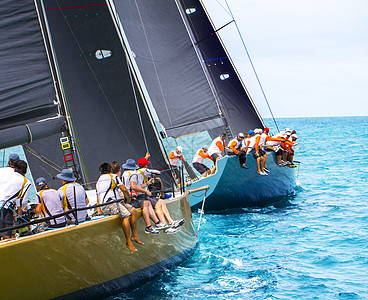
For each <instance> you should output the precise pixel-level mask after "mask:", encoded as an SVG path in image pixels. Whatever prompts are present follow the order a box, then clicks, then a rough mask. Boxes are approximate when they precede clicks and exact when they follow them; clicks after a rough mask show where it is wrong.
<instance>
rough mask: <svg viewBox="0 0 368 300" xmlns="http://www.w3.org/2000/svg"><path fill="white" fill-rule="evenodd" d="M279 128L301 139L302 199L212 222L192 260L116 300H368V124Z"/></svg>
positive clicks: (354, 120)
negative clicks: (291, 132)
mask: <svg viewBox="0 0 368 300" xmlns="http://www.w3.org/2000/svg"><path fill="white" fill-rule="evenodd" d="M277 121H278V125H279V128H280V129H283V128H285V127H289V128H291V129H295V130H296V131H297V134H298V137H299V138H298V142H299V143H300V144H299V145H298V146H297V147H296V148H295V149H296V156H295V159H296V160H298V161H301V165H300V169H299V175H298V180H299V182H300V190H299V192H298V193H297V194H296V195H295V196H293V197H289V198H288V199H286V200H287V201H285V204H284V205H283V206H282V207H268V208H263V209H240V210H239V211H235V212H232V213H228V214H216V215H213V214H204V215H203V219H202V222H201V227H200V231H199V247H198V249H197V251H196V252H195V253H194V255H193V256H192V257H190V258H189V259H188V260H186V261H185V262H184V263H183V264H182V265H180V266H178V267H174V268H172V269H170V270H168V271H167V272H166V273H165V274H163V275H162V276H160V277H158V278H157V279H155V280H153V281H151V282H149V283H147V284H145V285H144V286H143V287H141V288H139V289H136V290H134V291H132V292H130V293H128V294H121V295H119V296H115V297H111V298H110V299H297V298H299V299H368V196H367V192H368V188H367V187H368V184H367V180H368V159H367V152H368V144H367V143H366V141H367V140H368V117H341V118H287V119H278V120H277ZM266 125H268V126H269V127H270V128H271V129H272V127H273V126H272V120H266ZM275 131H276V130H274V132H275ZM197 142H198V144H197V146H198V147H199V146H200V145H201V143H202V142H205V141H196V143H197ZM184 154H185V152H184ZM199 216H200V215H199V213H194V214H193V220H194V224H195V228H197V225H198V222H199Z"/></svg>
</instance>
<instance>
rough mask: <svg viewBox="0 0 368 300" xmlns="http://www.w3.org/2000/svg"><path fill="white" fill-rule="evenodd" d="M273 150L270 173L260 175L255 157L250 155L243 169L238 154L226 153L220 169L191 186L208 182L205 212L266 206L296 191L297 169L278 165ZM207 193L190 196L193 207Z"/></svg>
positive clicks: (270, 159) (269, 161)
mask: <svg viewBox="0 0 368 300" xmlns="http://www.w3.org/2000/svg"><path fill="white" fill-rule="evenodd" d="M275 160H276V158H275V155H274V153H273V152H270V153H269V157H268V163H267V167H268V169H269V170H270V173H269V174H268V176H261V175H258V174H257V166H256V160H255V159H254V158H253V156H251V155H247V166H248V167H249V169H244V168H241V167H240V165H239V162H238V158H237V157H236V156H226V157H224V158H222V159H220V160H218V162H217V172H216V174H214V175H211V176H208V177H206V178H203V179H201V180H198V181H196V182H194V183H193V184H192V185H191V186H190V188H196V187H199V186H202V185H209V186H210V189H209V190H208V192H207V196H206V200H205V205H204V210H205V211H206V212H211V211H219V210H226V209H234V208H244V207H265V206H269V205H271V204H273V203H275V202H277V201H279V199H280V198H281V197H284V196H287V195H290V194H292V193H294V192H295V191H296V186H297V184H296V177H295V173H296V172H295V169H294V168H289V167H287V166H285V167H278V166H277V165H276V162H275ZM203 196H204V192H200V193H193V194H190V195H189V202H190V206H191V208H192V210H196V209H197V208H200V207H201V206H202V200H203Z"/></svg>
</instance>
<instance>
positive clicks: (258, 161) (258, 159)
mask: <svg viewBox="0 0 368 300" xmlns="http://www.w3.org/2000/svg"><path fill="white" fill-rule="evenodd" d="M257 170H258V173H261V172H262V171H261V158H260V157H257Z"/></svg>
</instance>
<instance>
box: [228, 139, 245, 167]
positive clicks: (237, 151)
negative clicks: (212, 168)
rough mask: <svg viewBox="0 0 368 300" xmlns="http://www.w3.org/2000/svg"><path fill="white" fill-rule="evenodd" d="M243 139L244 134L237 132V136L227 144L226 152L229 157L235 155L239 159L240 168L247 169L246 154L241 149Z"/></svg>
mask: <svg viewBox="0 0 368 300" xmlns="http://www.w3.org/2000/svg"><path fill="white" fill-rule="evenodd" d="M244 139H245V136H244V134H243V133H242V132H239V133H238V135H237V136H236V137H235V138H233V139H232V140H231V141H230V142H229V150H228V151H227V154H228V155H230V156H231V155H237V156H238V158H239V163H240V167H242V168H244V169H248V167H247V166H246V165H245V163H246V161H247V153H246V152H245V151H243V150H242V149H241V148H242V142H243V140H244Z"/></svg>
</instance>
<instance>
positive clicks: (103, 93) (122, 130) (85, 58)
mask: <svg viewBox="0 0 368 300" xmlns="http://www.w3.org/2000/svg"><path fill="white" fill-rule="evenodd" d="M56 3H57V5H58V6H59V8H61V7H60V4H59V1H56ZM61 13H62V15H63V17H64V20H65V22H66V24H67V25H68V27H69V30H70V32H71V34H72V35H73V37H74V40H75V42H76V43H77V45H78V48H79V50H80V51H81V54H82V55H83V58H84V60H85V61H86V64H87V66H88V67H89V69H90V71H91V73H92V75H93V77H94V79H95V80H96V83H97V85H98V87H99V89H100V90H101V93H102V95H103V97H104V98H105V100H106V102H107V104H108V106H109V108H110V110H111V113H112V114H113V116H114V118H115V121H116V122H117V124H118V126H119V128H120V130H121V132H122V133H123V135H124V137H125V139H126V141H127V143H128V145H129V147H130V149H131V150H132V152H133V153H135V154H137V153H136V151H135V149H134V148H133V145H132V144H131V143H130V141H129V139H128V136H127V135H126V133H125V131H124V129H123V127H122V125H121V123H120V121H119V118H118V116H117V115H116V113H115V111H114V110H113V108H112V105H111V103H110V101H109V99H108V97H107V95H106V94H105V91H104V90H103V88H102V86H101V84H100V82H99V80H98V79H97V76H96V74H95V72H94V71H93V69H92V67H91V65H90V63H89V62H88V60H87V57H86V55H85V54H84V52H83V50H82V47H81V45H80V43H79V41H78V39H77V37H76V36H75V34H74V32H73V30H72V28H71V26H70V24H69V22H68V20H67V19H66V18H65V14H64V12H63V10H62V9H61ZM78 150H79V147H78Z"/></svg>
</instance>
